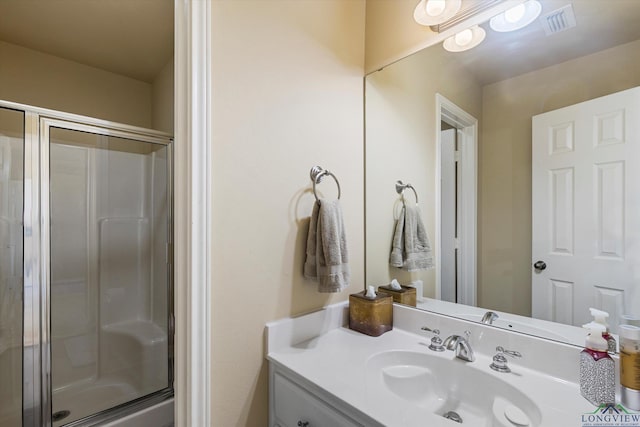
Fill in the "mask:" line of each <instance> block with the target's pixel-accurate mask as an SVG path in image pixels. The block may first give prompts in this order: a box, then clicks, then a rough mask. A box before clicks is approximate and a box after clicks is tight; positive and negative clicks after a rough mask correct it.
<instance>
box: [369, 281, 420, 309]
mask: <svg viewBox="0 0 640 427" xmlns="http://www.w3.org/2000/svg"><path fill="white" fill-rule="evenodd" d="M400 287H401V288H402V289H400V290H397V291H396V290H395V289H391V287H389V286H378V291H379V292H384V293H386V294H389V295H391V296H392V297H393V302H397V303H400V304H406V305H411V306H413V307H415V306H416V288H412V287H411V286H404V285H400Z"/></svg>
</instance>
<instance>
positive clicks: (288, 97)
mask: <svg viewBox="0 0 640 427" xmlns="http://www.w3.org/2000/svg"><path fill="white" fill-rule="evenodd" d="M212 5H213V22H212V28H213V100H214V104H213V108H212V111H213V113H212V114H213V116H212V121H213V135H214V136H213V159H214V169H213V182H214V185H213V195H212V196H213V209H214V218H213V226H214V229H213V236H214V237H213V241H214V247H213V256H212V260H211V262H212V272H213V282H212V283H211V284H203V285H206V286H209V285H210V286H212V287H213V292H212V295H213V301H212V306H213V311H212V314H213V325H212V327H213V337H212V342H213V360H212V361H211V364H212V366H211V367H212V381H213V384H212V387H213V396H212V402H211V405H212V406H211V413H212V414H213V420H214V421H213V425H215V426H256V427H257V426H260V427H263V426H265V425H266V424H267V411H268V388H267V385H268V376H267V373H268V369H267V366H268V365H267V363H266V361H265V359H264V345H263V334H264V325H265V323H266V322H268V321H271V320H274V319H278V318H282V317H285V316H291V315H297V314H300V313H304V312H308V311H310V310H315V309H318V308H320V307H322V306H324V305H326V304H330V303H333V302H337V301H342V300H345V299H346V298H347V297H348V294H350V293H353V292H356V291H359V290H360V289H362V287H363V285H364V283H363V280H364V278H363V271H364V265H363V261H364V244H363V239H364V238H363V227H362V219H363V209H364V206H363V192H362V176H363V146H362V141H363V128H362V121H363V108H362V97H363V82H362V76H363V63H364V13H365V2H364V0H348V1H345V0H307V1H299V0H271V1H262V0H246V1H232V0H225V1H215V2H213V3H212ZM316 164H318V165H321V166H323V167H325V168H327V169H329V170H331V171H332V172H333V173H335V175H336V176H337V177H338V179H339V180H340V184H341V186H342V201H343V204H342V206H343V209H344V215H345V225H346V230H347V239H348V248H349V255H350V264H351V272H352V279H351V286H350V287H349V288H347V289H346V290H345V291H344V292H342V293H339V294H319V293H318V292H316V284H315V283H314V282H311V281H308V280H305V279H304V278H303V276H302V265H303V260H304V258H303V256H304V251H305V239H306V235H307V227H308V217H309V215H310V213H311V209H312V206H313V203H314V198H313V195H312V193H311V192H310V188H311V181H310V178H309V170H310V169H311V167H312V166H314V165H316ZM318 188H319V189H320V190H322V191H323V192H324V193H325V194H326V195H327V196H331V195H332V194H335V193H334V192H335V191H336V189H335V187H334V184H333V183H332V182H331V180H327V181H323V183H322V184H320V185H319V187H318Z"/></svg>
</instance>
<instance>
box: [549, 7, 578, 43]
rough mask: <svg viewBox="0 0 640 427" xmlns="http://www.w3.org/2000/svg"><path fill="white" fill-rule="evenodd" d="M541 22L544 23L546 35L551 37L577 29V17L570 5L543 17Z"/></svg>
mask: <svg viewBox="0 0 640 427" xmlns="http://www.w3.org/2000/svg"><path fill="white" fill-rule="evenodd" d="M540 22H542V27H543V28H544V32H545V34H546V35H548V36H550V35H551V34H555V33H559V32H561V31H564V30H568V29H569V28H573V27H575V26H576V16H575V15H574V14H573V7H572V6H571V4H568V5H566V6H564V7H561V8H560V9H556V10H554V11H553V12H550V13H547V14H546V15H544V16H542V17H541V18H540Z"/></svg>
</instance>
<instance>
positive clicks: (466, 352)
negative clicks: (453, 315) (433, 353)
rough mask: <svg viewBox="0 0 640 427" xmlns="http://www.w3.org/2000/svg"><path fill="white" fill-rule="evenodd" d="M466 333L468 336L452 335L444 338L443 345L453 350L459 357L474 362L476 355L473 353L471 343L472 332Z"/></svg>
mask: <svg viewBox="0 0 640 427" xmlns="http://www.w3.org/2000/svg"><path fill="white" fill-rule="evenodd" d="M464 333H465V335H466V338H465V337H462V336H460V335H451V336H449V337H447V339H446V340H444V343H443V345H444V347H445V348H446V349H447V350H453V351H454V352H455V354H456V357H457V358H458V359H461V360H464V361H466V362H473V361H474V360H476V356H475V355H474V354H473V350H472V349H471V345H470V344H469V336H470V335H471V332H469V331H465V332H464Z"/></svg>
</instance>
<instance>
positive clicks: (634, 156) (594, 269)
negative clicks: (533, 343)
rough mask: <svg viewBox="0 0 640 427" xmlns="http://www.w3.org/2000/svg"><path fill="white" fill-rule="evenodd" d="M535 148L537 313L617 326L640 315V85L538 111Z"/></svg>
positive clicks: (534, 282)
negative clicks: (602, 319)
mask: <svg viewBox="0 0 640 427" xmlns="http://www.w3.org/2000/svg"><path fill="white" fill-rule="evenodd" d="M532 150H533V151H532V165H533V170H532V181H533V182H532V191H533V195H532V211H533V212H532V215H533V218H532V223H533V229H532V256H533V260H532V314H533V317H536V318H540V319H546V320H552V321H556V322H562V323H568V324H574V325H582V324H584V323H586V322H588V321H589V320H590V318H591V317H590V315H589V310H588V308H589V307H597V308H600V309H602V310H605V311H607V312H609V314H610V315H611V317H610V320H609V323H610V325H611V329H612V330H613V331H614V332H615V331H616V329H617V325H618V324H619V323H620V320H619V316H620V315H621V314H635V315H640V87H639V88H634V89H629V90H626V91H622V92H618V93H614V94H612V95H608V96H604V97H602V98H597V99H593V100H591V101H586V102H582V103H580V104H575V105H572V106H569V107H566V108H561V109H559V110H555V111H550V112H548V113H544V114H540V115H538V116H535V117H533V148H532ZM539 261H542V262H543V263H544V264H545V266H542V265H541V264H539V263H538V262H539ZM536 263H538V266H539V267H545V268H544V269H543V268H535V265H536Z"/></svg>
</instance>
